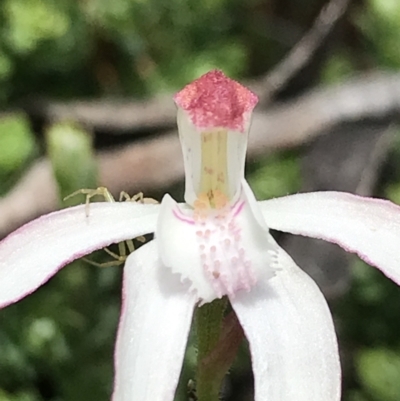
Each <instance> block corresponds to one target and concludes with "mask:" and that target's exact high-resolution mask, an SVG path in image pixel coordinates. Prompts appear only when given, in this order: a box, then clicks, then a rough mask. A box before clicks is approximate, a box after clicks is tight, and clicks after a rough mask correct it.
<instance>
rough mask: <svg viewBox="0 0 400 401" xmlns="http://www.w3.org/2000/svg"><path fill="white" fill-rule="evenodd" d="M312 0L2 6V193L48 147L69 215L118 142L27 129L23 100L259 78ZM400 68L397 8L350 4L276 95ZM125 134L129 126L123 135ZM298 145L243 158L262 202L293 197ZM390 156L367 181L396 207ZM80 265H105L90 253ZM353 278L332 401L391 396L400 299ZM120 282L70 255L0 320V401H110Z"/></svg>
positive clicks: (236, 382) (359, 275)
mask: <svg viewBox="0 0 400 401" xmlns="http://www.w3.org/2000/svg"><path fill="white" fill-rule="evenodd" d="M324 4H325V2H324V1H322V0H248V1H246V2H244V1H240V0H205V1H202V2H195V1H189V0H169V1H168V2H162V1H160V0H112V1H107V0H63V1H59V0H0V111H1V110H2V111H3V112H0V195H1V196H4V197H6V196H7V194H8V193H9V191H10V190H11V189H12V188H13V186H14V185H15V183H16V182H17V181H18V180H19V179H20V178H21V177H23V175H24V173H25V172H26V171H27V169H28V168H29V167H30V166H31V165H32V164H33V163H34V161H35V160H37V159H38V158H39V157H41V156H43V155H45V154H47V155H48V157H49V158H50V160H51V162H52V166H53V169H54V174H55V177H56V179H57V182H58V184H59V194H60V206H65V205H66V204H65V203H62V201H61V199H62V198H63V197H64V196H66V195H68V194H69V193H71V192H73V191H74V190H76V189H79V188H88V187H96V186H97V168H96V163H95V160H94V154H95V153H96V152H97V151H98V150H99V149H108V148H112V147H114V146H121V142H120V140H119V139H118V138H117V137H112V138H115V140H114V139H112V140H109V139H108V140H107V141H102V140H101V139H99V138H101V136H100V134H101V133H98V132H88V130H86V129H84V128H83V127H81V126H79V125H78V124H77V123H76V122H74V121H67V122H65V121H57V122H53V121H42V120H36V119H35V118H32V116H30V115H28V114H25V113H24V111H23V110H25V108H24V106H23V105H25V104H27V103H35V99H41V98H48V99H57V100H74V99H99V98H105V97H107V98H114V99H115V98H117V99H121V98H126V99H138V100H140V99H146V98H149V97H152V96H155V95H158V94H161V93H170V92H173V91H175V90H178V89H180V88H181V87H182V86H183V85H185V84H186V83H188V82H189V81H191V80H193V79H195V78H197V77H198V76H199V75H200V74H202V73H204V72H206V71H208V70H210V69H212V68H220V69H222V70H224V72H225V73H226V74H227V75H229V76H231V77H234V78H237V79H241V80H246V79H250V78H256V77H259V76H261V75H263V74H266V73H267V72H268V71H269V70H270V69H271V68H272V67H273V66H274V65H276V64H277V63H278V62H279V61H280V60H281V59H282V58H283V57H284V56H285V54H286V53H287V52H288V51H289V50H290V49H291V48H292V47H293V46H294V45H295V44H296V43H297V42H298V40H299V39H300V38H301V36H302V34H304V32H306V31H307V30H308V29H309V28H310V26H311V24H312V22H313V20H314V19H315V17H316V16H317V15H318V12H319V11H320V9H321V7H322V6H323V5H324ZM399 68H400V2H399V1H398V0H358V1H354V2H351V5H350V8H349V10H348V12H347V13H346V16H345V17H344V19H343V20H342V21H341V22H340V25H339V27H338V29H335V31H334V32H333V33H332V34H331V36H330V38H329V39H328V41H327V44H325V45H324V46H323V47H322V49H321V50H319V51H318V52H317V54H316V55H315V57H314V58H313V60H312V61H311V62H310V63H308V65H307V67H306V68H305V69H304V71H303V72H302V74H300V75H301V76H300V78H298V79H294V80H293V82H291V83H290V85H288V87H287V88H285V91H283V92H282V93H281V94H280V95H279V96H280V98H281V99H288V98H291V97H293V96H294V95H297V94H301V93H303V92H304V91H306V90H307V89H309V88H311V87H315V86H321V87H325V86H327V85H332V84H334V83H337V82H344V81H345V80H346V79H347V78H348V77H350V76H355V75H357V74H360V73H362V72H363V71H369V70H375V69H379V70H382V69H385V70H388V69H390V70H393V71H397V70H398V69H399ZM393 129H394V130H397V128H396V126H395V125H394V126H393ZM126 138H128V139H126ZM135 138H136V139H137V137H132V138H130V136H129V133H128V134H127V136H126V137H125V138H124V141H128V142H129V141H130V140H132V141H133V140H135ZM303 151H304V149H303V147H299V148H296V149H291V150H289V151H284V152H275V153H274V154H272V155H271V154H270V155H266V156H265V157H262V158H261V159H258V160H253V161H252V162H251V163H250V165H249V166H248V178H249V181H250V183H251V185H252V187H253V188H254V190H255V192H256V195H257V196H258V197H259V198H260V199H266V198H268V197H273V196H281V195H286V194H288V193H293V192H296V191H298V190H299V189H300V187H301V184H302V180H303V179H304V177H303V176H302V172H301V170H300V158H301V156H302V153H303ZM390 154H391V157H390V160H391V162H390V164H388V165H387V166H386V167H385V169H386V170H385V171H390V174H389V173H388V174H381V175H380V176H379V180H378V183H377V185H376V190H375V195H377V196H384V197H389V198H390V199H391V200H393V201H395V202H399V203H400V158H399V156H400V144H395V145H394V146H393V148H392V150H391V152H390ZM181 187H182V186H181V185H179V183H178V185H177V187H174V188H171V190H172V191H175V192H177V188H181ZM154 193H155V194H157V188H155V189H154ZM150 195H153V194H150ZM155 196H156V195H155ZM180 196H182V194H180ZM30 201H31V200H30V199H29V198H27V199H26V202H30ZM82 201H83V198H82V197H81V198H75V199H73V200H72V201H71V202H72V203H74V202H75V203H76V202H82ZM70 204H71V203H70ZM2 219H5V216H2V215H1V214H0V221H1V220H2ZM44 246H45V244H44ZM399 251H400V250H399ZM51 252H52V250H51V249H49V253H51ZM92 259H93V260H96V261H98V262H101V261H103V260H104V259H105V258H104V254H103V253H101V252H100V253H97V254H96V255H93V256H92ZM350 271H351V276H352V283H351V286H350V287H349V288H348V290H347V291H345V293H344V294H342V295H341V296H340V297H336V298H335V299H334V300H333V301H332V304H331V306H332V308H333V311H334V316H335V321H336V327H337V330H338V334H339V337H340V344H341V352H342V359H343V366H344V397H343V399H344V400H345V401H396V400H400V291H399V289H398V288H397V287H396V286H395V285H394V284H393V283H391V282H390V281H389V280H387V279H385V278H384V277H382V276H381V275H380V274H379V273H378V272H377V271H375V270H374V269H372V268H370V267H368V266H365V265H364V264H363V263H361V262H360V261H358V260H356V258H354V259H352V262H351V263H350ZM120 283H121V267H115V268H103V269H100V268H95V267H93V266H90V265H88V264H87V263H85V262H83V261H78V262H75V263H73V264H72V265H70V266H69V267H68V268H66V269H63V271H62V272H60V273H59V274H57V276H56V277H55V278H54V279H52V280H51V281H50V283H49V284H48V285H46V286H45V287H44V288H41V289H40V290H39V291H37V292H36V293H35V294H33V295H32V296H30V297H29V298H28V299H25V300H23V301H21V302H20V303H18V304H16V305H13V306H10V307H8V308H6V309H5V310H3V311H1V313H0V401H42V400H43V401H44V400H51V401H72V400H73V401H84V400H96V401H101V400H107V399H109V397H110V393H111V388H112V371H113V365H112V354H113V342H114V338H115V332H116V327H117V321H118V314H119V303H120V300H119V299H120V298H119V297H120ZM266 341H268V339H266ZM194 355H195V351H194V349H193V345H192V344H191V345H190V346H189V349H188V353H187V358H186V365H185V369H184V374H183V378H182V383H181V386H180V391H179V393H178V395H177V398H178V399H179V400H182V401H183V400H185V399H187V396H186V389H185V386H186V382H187V380H188V379H189V378H190V377H191V375H192V368H193V363H194V359H195V357H194ZM249 372H250V362H249V358H248V356H246V345H244V346H243V348H242V349H241V351H240V355H239V358H238V360H237V361H236V363H235V366H234V369H233V370H232V372H231V374H230V375H229V378H228V380H227V384H226V397H227V399H228V400H251V393H252V390H251V374H250V373H249ZM155 385H156V384H155Z"/></svg>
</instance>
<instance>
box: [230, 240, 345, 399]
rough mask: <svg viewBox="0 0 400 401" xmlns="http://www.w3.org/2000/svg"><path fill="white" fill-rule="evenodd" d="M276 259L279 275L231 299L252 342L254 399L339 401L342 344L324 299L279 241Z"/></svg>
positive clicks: (250, 342)
mask: <svg viewBox="0 0 400 401" xmlns="http://www.w3.org/2000/svg"><path fill="white" fill-rule="evenodd" d="M276 246H277V245H276ZM276 264H277V266H278V267H279V268H280V269H281V270H279V271H277V273H276V275H275V276H274V277H272V278H271V279H269V280H268V281H264V282H260V283H259V284H258V285H257V286H256V287H255V288H253V289H252V290H251V292H250V293H248V294H238V295H237V297H236V298H235V299H231V304H232V307H233V309H234V310H235V312H236V314H237V316H238V318H239V321H240V323H241V325H242V327H243V329H244V332H245V334H246V337H247V339H248V341H249V344H250V351H251V357H252V364H253V372H254V382H255V383H254V386H255V401H339V400H340V364H339V356H338V348H337V342H336V335H335V331H334V327H333V323H332V318H331V314H330V312H329V309H328V306H327V305H326V302H325V299H324V297H323V296H322V294H321V292H320V290H319V289H318V287H317V286H316V284H315V283H314V282H313V281H312V280H311V279H310V278H309V277H308V276H307V275H306V274H305V273H304V272H303V271H302V270H300V269H299V268H298V267H297V266H296V265H295V263H294V262H293V260H292V259H291V258H290V257H289V256H288V255H287V254H286V253H285V252H284V251H283V250H282V249H280V248H279V247H278V246H277V259H276Z"/></svg>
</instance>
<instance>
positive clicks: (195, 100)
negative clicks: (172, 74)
mask: <svg viewBox="0 0 400 401" xmlns="http://www.w3.org/2000/svg"><path fill="white" fill-rule="evenodd" d="M174 100H175V103H176V104H177V105H178V107H180V108H182V109H183V110H185V111H186V112H187V113H188V114H189V117H190V120H191V121H192V123H193V124H194V125H195V126H196V127H197V128H202V129H204V128H218V127H221V128H227V129H231V130H234V131H240V132H244V131H245V122H246V121H247V118H248V113H249V112H251V111H252V110H253V108H254V107H255V105H256V104H257V102H258V97H257V96H256V95H255V94H254V93H253V92H251V91H250V90H248V89H247V88H245V87H244V86H242V85H240V84H239V83H238V82H236V81H234V80H232V79H230V78H228V77H227V76H225V74H224V73H223V72H222V71H220V70H212V71H210V72H208V73H206V74H204V75H202V76H201V77H200V78H198V79H196V80H195V81H193V82H192V83H190V84H189V85H186V86H185V87H184V88H183V89H182V90H181V91H180V92H178V93H177V94H176V95H175V96H174ZM246 115H247V116H246ZM246 117H247V118H246Z"/></svg>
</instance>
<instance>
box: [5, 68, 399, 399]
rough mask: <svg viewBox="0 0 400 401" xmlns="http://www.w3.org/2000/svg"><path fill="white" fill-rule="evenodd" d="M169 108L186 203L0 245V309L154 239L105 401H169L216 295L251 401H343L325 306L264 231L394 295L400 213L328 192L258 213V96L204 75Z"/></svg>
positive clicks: (115, 211)
mask: <svg viewBox="0 0 400 401" xmlns="http://www.w3.org/2000/svg"><path fill="white" fill-rule="evenodd" d="M175 101H176V103H177V105H178V126H179V133H180V139H181V142H182V150H183V155H184V161H185V174H186V192H185V200H186V203H185V204H177V203H176V202H175V201H174V200H173V199H172V198H171V197H170V196H169V195H166V196H165V197H164V199H163V201H162V203H161V204H160V205H153V204H151V205H150V204H139V203H131V202H122V203H101V204H92V205H90V213H89V216H86V213H85V207H84V206H77V207H72V208H69V209H66V210H62V211H58V212H55V213H51V214H49V215H46V216H43V217H41V218H39V219H37V220H35V221H33V222H31V223H29V224H27V225H25V226H23V227H22V228H20V229H19V230H17V231H15V232H14V233H12V234H11V235H9V236H8V237H7V238H6V239H4V240H3V241H2V242H1V243H0V307H5V306H7V305H9V304H11V303H13V302H16V301H18V300H19V299H21V298H23V297H25V296H27V295H29V294H30V293H31V292H32V291H34V290H35V289H36V288H38V287H39V286H40V285H42V284H44V283H45V282H46V281H47V280H48V279H49V278H50V277H51V276H52V275H54V274H55V273H56V272H57V271H58V270H59V269H60V268H61V267H63V266H65V265H66V264H68V263H69V262H71V261H73V260H74V259H77V258H79V257H81V256H83V255H86V254H88V253H90V252H92V251H93V250H95V249H99V248H102V247H105V246H108V245H109V244H111V243H115V242H120V241H124V240H127V239H130V238H134V237H137V236H140V235H144V234H147V233H153V232H154V233H155V239H154V240H153V241H152V242H150V243H148V244H146V245H144V246H143V247H141V248H140V249H139V250H138V251H136V252H134V253H133V254H131V255H130V256H129V257H128V259H127V261H126V265H125V269H124V283H123V295H122V298H123V304H122V312H121V320H120V324H119V329H118V337H117V343H116V350H115V386H114V393H113V400H114V401H146V400H147V401H172V400H173V398H174V393H175V389H176V385H177V381H178V378H179V374H180V371H181V365H182V361H183V357H184V351H185V346H186V342H187V337H188V333H189V330H190V326H191V322H192V315H193V310H194V308H195V307H196V305H198V304H199V303H200V304H202V303H207V302H210V301H212V300H214V299H216V298H220V297H223V296H225V295H226V296H227V297H228V298H229V300H230V303H231V305H232V308H233V309H234V311H235V312H236V314H237V317H238V319H239V321H240V323H241V325H242V327H243V330H244V333H245V335H246V337H247V340H248V341H249V344H250V351H251V358H252V365H253V372H254V381H255V383H254V384H255V400H256V401H266V400H268V401H321V400H323V401H338V400H339V399H340V392H341V390H340V382H341V378H340V376H341V375H340V365H339V357H338V349H337V342H336V336H335V332H334V328H333V324H332V318H331V314H330V312H329V309H328V307H327V304H326V302H325V300H324V297H323V296H322V294H321V292H320V290H319V289H318V287H317V286H316V284H315V283H314V282H313V281H312V280H311V279H310V278H309V277H308V276H307V275H306V274H305V273H304V272H303V271H302V270H300V268H298V267H297V266H296V264H295V263H294V262H293V260H292V259H291V258H290V257H289V256H288V255H287V254H286V253H285V252H284V251H283V250H282V249H281V248H280V247H279V245H277V243H276V242H275V241H274V240H273V238H272V237H271V235H270V234H269V232H268V228H273V229H275V230H282V231H285V232H290V233H294V234H300V235H305V236H310V237H314V238H322V239H325V240H327V241H331V242H334V243H337V244H339V245H341V246H342V247H343V248H345V249H346V250H348V251H349V252H354V253H357V254H358V255H359V256H360V257H361V258H362V259H364V260H365V261H367V262H368V263H370V264H372V265H374V266H377V267H378V268H380V269H381V270H382V271H383V272H384V273H385V274H386V275H387V276H388V277H390V278H391V279H393V280H394V281H396V282H397V283H400V208H399V207H398V206H395V205H394V204H392V203H390V202H388V201H382V200H374V199H368V198H361V197H357V196H353V195H350V194H345V193H337V192H319V193H308V194H298V195H293V196H287V197H284V198H278V199H273V200H268V201H263V202H256V200H255V198H254V196H253V193H252V191H251V189H250V188H249V186H248V185H247V183H246V181H245V180H244V162H245V152H246V145H247V135H248V129H249V123H250V115H251V111H252V109H253V107H254V106H255V104H256V102H257V98H256V96H255V95H254V94H252V93H251V92H250V91H248V90H247V89H246V88H244V87H242V86H241V85H240V84H238V83H237V82H235V81H232V80H230V79H228V78H227V77H225V76H224V75H223V73H222V72H220V71H211V72H209V73H208V74H206V75H204V76H202V77H201V78H199V79H198V80H196V81H194V82H193V83H191V84H189V85H188V86H186V87H185V88H184V89H183V90H182V91H181V92H179V93H178V94H177V95H176V97H175Z"/></svg>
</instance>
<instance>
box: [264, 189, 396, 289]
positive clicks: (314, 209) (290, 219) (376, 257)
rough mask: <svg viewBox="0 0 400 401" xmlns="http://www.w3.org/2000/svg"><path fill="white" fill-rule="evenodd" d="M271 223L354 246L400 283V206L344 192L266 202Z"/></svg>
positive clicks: (358, 253)
mask: <svg viewBox="0 0 400 401" xmlns="http://www.w3.org/2000/svg"><path fill="white" fill-rule="evenodd" d="M260 206H261V208H262V211H263V215H264V217H265V220H266V222H267V224H268V226H269V227H270V228H274V229H276V230H280V231H285V232H289V233H293V234H300V235H305V236H307V237H313V238H320V239H323V240H326V241H329V242H333V243H335V244H338V245H340V246H341V247H342V248H344V249H345V250H346V251H348V252H354V253H356V254H357V255H358V256H360V258H361V259H363V260H364V261H365V262H367V263H369V264H371V265H373V266H376V267H378V268H379V269H381V270H382V271H383V273H385V274H386V275H387V276H388V277H389V278H391V279H392V280H393V281H395V282H396V283H397V284H400V251H399V250H400V207H399V206H397V205H395V204H393V203H391V202H389V201H385V200H380V199H371V198H363V197H360V196H355V195H351V194H347V193H343V192H312V193H306V194H298V195H292V196H286V197H284V198H277V199H271V200H268V201H264V202H260Z"/></svg>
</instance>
